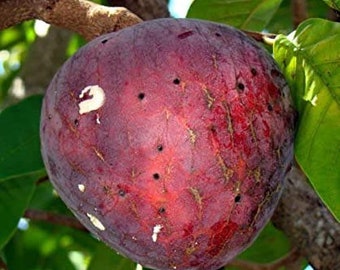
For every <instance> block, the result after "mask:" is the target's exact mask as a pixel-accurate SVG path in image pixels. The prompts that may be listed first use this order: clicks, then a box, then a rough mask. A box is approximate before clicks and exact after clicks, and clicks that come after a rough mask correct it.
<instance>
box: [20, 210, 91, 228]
mask: <svg viewBox="0 0 340 270" xmlns="http://www.w3.org/2000/svg"><path fill="white" fill-rule="evenodd" d="M24 217H25V218H28V219H31V220H34V221H45V222H49V223H52V224H55V225H61V226H66V227H70V228H73V229H77V230H80V231H85V232H87V231H88V230H87V229H86V228H85V227H84V226H83V225H82V224H81V223H80V222H79V221H78V220H77V219H76V218H75V217H72V216H66V215H61V214H56V213H52V212H46V211H42V210H36V209H27V210H26V212H25V213H24Z"/></svg>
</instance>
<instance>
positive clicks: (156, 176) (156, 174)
mask: <svg viewBox="0 0 340 270" xmlns="http://www.w3.org/2000/svg"><path fill="white" fill-rule="evenodd" d="M152 177H153V179H155V180H158V179H159V178H160V175H159V174H158V173H154V174H153V175H152Z"/></svg>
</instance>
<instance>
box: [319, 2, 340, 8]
mask: <svg viewBox="0 0 340 270" xmlns="http://www.w3.org/2000/svg"><path fill="white" fill-rule="evenodd" d="M323 1H324V2H325V3H326V4H327V5H329V6H330V7H331V8H333V9H335V10H340V0H323Z"/></svg>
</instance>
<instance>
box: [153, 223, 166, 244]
mask: <svg viewBox="0 0 340 270" xmlns="http://www.w3.org/2000/svg"><path fill="white" fill-rule="evenodd" d="M162 228H163V226H162V225H160V224H157V225H155V226H154V227H153V231H152V236H151V238H152V241H153V242H156V241H157V237H158V234H159V233H160V231H161V229H162Z"/></svg>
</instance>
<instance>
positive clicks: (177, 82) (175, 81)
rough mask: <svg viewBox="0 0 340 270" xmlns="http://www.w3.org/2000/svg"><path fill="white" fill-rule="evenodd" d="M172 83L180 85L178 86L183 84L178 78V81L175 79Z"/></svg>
mask: <svg viewBox="0 0 340 270" xmlns="http://www.w3.org/2000/svg"><path fill="white" fill-rule="evenodd" d="M172 82H173V83H174V84H176V85H178V84H180V83H181V80H180V79H178V78H176V79H174V80H173V81H172Z"/></svg>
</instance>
